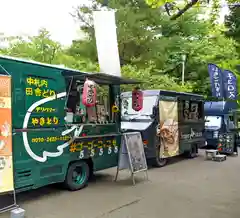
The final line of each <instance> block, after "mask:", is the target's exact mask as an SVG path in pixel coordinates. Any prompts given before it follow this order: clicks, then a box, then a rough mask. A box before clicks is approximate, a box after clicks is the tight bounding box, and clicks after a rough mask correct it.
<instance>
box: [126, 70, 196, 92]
mask: <svg viewBox="0 0 240 218" xmlns="http://www.w3.org/2000/svg"><path fill="white" fill-rule="evenodd" d="M152 70H153V69H152V67H151V66H149V67H148V68H145V69H141V70H139V69H138V68H137V67H136V66H132V65H125V66H124V67H122V74H123V77H127V78H132V79H137V80H139V81H141V82H142V84H140V85H139V87H141V88H142V89H164V90H175V91H181V92H191V91H192V90H193V83H190V82H186V83H185V85H184V86H183V87H182V86H180V85H179V84H178V83H177V79H176V78H174V77H170V76H168V75H152ZM122 90H123V91H129V90H131V87H129V86H124V87H123V88H122Z"/></svg>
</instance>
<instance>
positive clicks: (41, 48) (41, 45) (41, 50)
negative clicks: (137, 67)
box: [0, 29, 97, 71]
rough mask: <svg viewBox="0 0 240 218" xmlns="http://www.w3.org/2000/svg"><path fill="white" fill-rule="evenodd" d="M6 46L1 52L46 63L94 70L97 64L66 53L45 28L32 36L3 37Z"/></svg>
mask: <svg viewBox="0 0 240 218" xmlns="http://www.w3.org/2000/svg"><path fill="white" fill-rule="evenodd" d="M2 40H5V41H7V43H8V45H9V46H8V47H6V48H2V49H1V50H0V53H1V54H4V55H9V56H13V57H21V58H25V59H31V60H34V61H39V62H43V63H48V64H56V65H64V66H65V67H69V68H75V69H80V70H82V71H96V70H97V65H96V64H95V63H93V62H91V61H89V60H87V59H84V58H79V57H75V56H73V55H70V54H68V53H67V52H66V51H65V50H64V49H63V48H62V46H61V44H60V43H58V42H55V41H54V40H52V39H51V35H50V33H49V32H48V31H47V30H46V29H40V30H39V33H38V35H37V36H33V37H4V35H2Z"/></svg>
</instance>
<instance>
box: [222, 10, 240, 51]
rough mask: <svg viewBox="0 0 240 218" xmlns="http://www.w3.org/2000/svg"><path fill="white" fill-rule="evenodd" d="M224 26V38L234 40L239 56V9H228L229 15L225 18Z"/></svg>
mask: <svg viewBox="0 0 240 218" xmlns="http://www.w3.org/2000/svg"><path fill="white" fill-rule="evenodd" d="M225 25H226V27H227V28H228V29H227V31H226V32H225V34H226V36H228V37H231V38H233V39H234V40H236V42H237V43H238V45H237V49H238V53H239V54H240V7H230V14H229V15H228V16H226V17H225Z"/></svg>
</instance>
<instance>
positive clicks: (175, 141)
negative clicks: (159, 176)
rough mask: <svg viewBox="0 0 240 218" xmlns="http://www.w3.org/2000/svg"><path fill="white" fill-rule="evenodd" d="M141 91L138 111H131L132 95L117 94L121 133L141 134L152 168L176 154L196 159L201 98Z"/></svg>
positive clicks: (200, 139) (201, 140)
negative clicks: (138, 132)
mask: <svg viewBox="0 0 240 218" xmlns="http://www.w3.org/2000/svg"><path fill="white" fill-rule="evenodd" d="M142 92H143V93H142V94H143V107H142V109H141V110H140V111H135V110H133V107H132V92H124V93H122V94H121V103H122V110H121V116H122V122H121V129H122V131H123V132H129V131H130V132H131V131H140V132H141V135H142V139H143V144H144V147H145V153H146V157H147V160H148V162H149V163H150V164H152V165H154V166H156V167H162V166H164V165H165V164H166V163H167V158H169V157H173V156H177V155H179V154H183V153H187V154H188V156H189V157H190V158H194V157H196V156H197V153H198V148H199V147H203V146H204V142H205V140H204V138H203V130H204V110H203V108H204V98H203V96H201V95H196V94H191V93H181V92H174V91H164V90H144V91H142Z"/></svg>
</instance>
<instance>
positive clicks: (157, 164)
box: [153, 156, 167, 168]
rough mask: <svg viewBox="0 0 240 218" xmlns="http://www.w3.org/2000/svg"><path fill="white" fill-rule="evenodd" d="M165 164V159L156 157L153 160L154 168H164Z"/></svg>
mask: <svg viewBox="0 0 240 218" xmlns="http://www.w3.org/2000/svg"><path fill="white" fill-rule="evenodd" d="M166 164H167V158H160V157H159V156H156V157H155V159H154V160H153V166H154V167H158V168H159V167H164V166H165V165H166Z"/></svg>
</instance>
